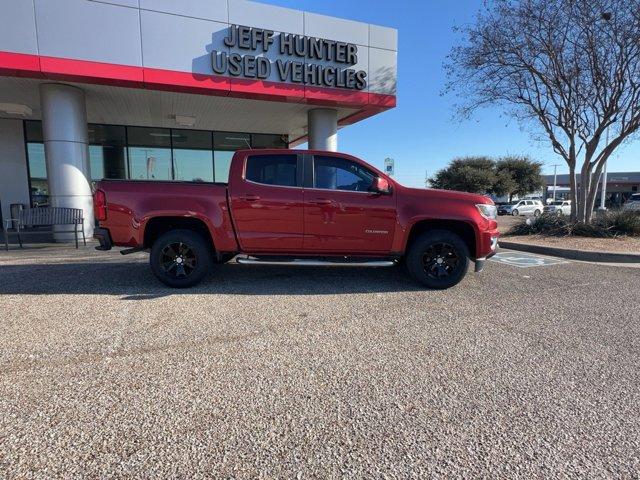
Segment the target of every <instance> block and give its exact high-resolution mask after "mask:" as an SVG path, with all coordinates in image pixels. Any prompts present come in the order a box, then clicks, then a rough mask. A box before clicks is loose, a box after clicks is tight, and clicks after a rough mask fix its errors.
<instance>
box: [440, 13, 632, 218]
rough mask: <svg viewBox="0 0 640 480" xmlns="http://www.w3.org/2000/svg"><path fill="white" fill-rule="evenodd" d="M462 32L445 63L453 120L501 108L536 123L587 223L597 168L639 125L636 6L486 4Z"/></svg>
mask: <svg viewBox="0 0 640 480" xmlns="http://www.w3.org/2000/svg"><path fill="white" fill-rule="evenodd" d="M461 30H462V32H463V33H464V36H465V43H464V44H463V45H460V46H457V47H455V48H454V49H453V50H452V52H451V54H450V56H449V60H448V62H447V64H446V66H445V67H446V69H447V73H448V78H449V81H448V85H447V89H446V91H451V90H453V91H455V92H457V93H458V95H459V96H460V98H462V99H463V101H462V104H461V105H459V109H460V113H461V114H463V115H469V114H470V113H472V112H473V111H474V110H476V109H477V108H479V107H482V106H485V105H490V104H494V105H495V104H500V105H504V106H506V107H507V112H508V113H509V114H511V115H513V116H515V117H516V118H518V119H519V120H520V121H523V122H526V123H529V124H533V125H535V126H536V128H535V130H534V131H536V132H538V133H542V135H543V138H548V140H549V141H550V143H551V146H552V148H553V150H554V151H555V152H556V153H557V154H558V155H560V156H561V157H562V158H563V159H564V160H565V161H566V162H567V165H568V166H569V172H570V184H571V195H572V200H573V202H572V217H573V218H574V219H577V220H579V221H582V222H589V221H590V220H591V216H592V213H593V207H594V202H595V197H596V194H597V189H598V180H599V178H600V175H601V172H602V168H603V166H604V163H605V162H606V160H607V159H608V158H609V157H610V155H611V153H612V152H613V151H614V150H615V149H616V148H617V147H619V146H620V144H622V143H623V142H624V141H625V140H627V139H629V137H631V136H632V135H633V134H634V133H635V132H637V130H638V128H639V127H640V0H492V1H491V2H487V3H486V5H485V7H484V9H483V10H482V11H481V12H480V13H479V14H478V17H477V20H476V22H475V24H473V25H471V26H468V27H465V28H462V29H461ZM607 130H609V135H607V133H606V132H607ZM607 138H608V141H607V140H606V139H607ZM577 171H579V172H580V174H581V187H580V189H577V185H576V173H577Z"/></svg>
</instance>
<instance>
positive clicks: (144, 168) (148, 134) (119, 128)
mask: <svg viewBox="0 0 640 480" xmlns="http://www.w3.org/2000/svg"><path fill="white" fill-rule="evenodd" d="M24 130H25V141H26V151H27V162H28V166H29V181H30V190H31V203H32V205H34V206H37V205H46V204H47V203H48V195H49V188H48V182H47V166H46V162H45V154H44V145H43V139H42V122H40V121H39V120H27V121H25V122H24ZM88 139H89V166H90V170H91V180H92V181H98V180H102V179H103V178H106V179H127V178H130V179H134V180H181V181H192V182H220V183H226V182H227V180H228V178H229V167H230V165H231V159H232V158H233V154H234V153H235V152H236V151H237V150H240V149H249V148H263V149H264V148H287V145H288V144H287V137H286V136H283V135H271V134H249V133H234V132H211V131H209V130H183V129H169V128H148V127H127V126H123V125H103V124H94V123H91V124H89V125H88Z"/></svg>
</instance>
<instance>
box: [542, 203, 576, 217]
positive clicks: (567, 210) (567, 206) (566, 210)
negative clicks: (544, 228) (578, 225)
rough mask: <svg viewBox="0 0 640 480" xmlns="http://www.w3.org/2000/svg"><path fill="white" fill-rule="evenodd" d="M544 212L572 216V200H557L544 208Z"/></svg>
mask: <svg viewBox="0 0 640 480" xmlns="http://www.w3.org/2000/svg"><path fill="white" fill-rule="evenodd" d="M543 211H544V213H549V214H551V215H553V214H555V215H571V200H556V201H555V202H551V203H550V204H549V205H547V206H546V207H544V210H543Z"/></svg>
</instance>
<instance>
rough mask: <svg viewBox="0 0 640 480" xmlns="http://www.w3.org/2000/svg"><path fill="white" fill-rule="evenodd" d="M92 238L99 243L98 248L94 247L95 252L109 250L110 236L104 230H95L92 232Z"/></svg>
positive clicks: (111, 245) (110, 245) (111, 244)
mask: <svg viewBox="0 0 640 480" xmlns="http://www.w3.org/2000/svg"><path fill="white" fill-rule="evenodd" d="M93 238H95V239H96V240H98V242H100V246H98V247H96V250H102V251H106V250H111V248H112V247H113V243H112V242H111V235H110V234H109V230H107V229H106V228H95V229H94V230H93Z"/></svg>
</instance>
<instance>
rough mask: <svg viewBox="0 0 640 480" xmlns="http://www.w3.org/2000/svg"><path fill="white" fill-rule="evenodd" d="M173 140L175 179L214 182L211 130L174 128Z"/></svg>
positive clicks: (172, 132)
mask: <svg viewBox="0 0 640 480" xmlns="http://www.w3.org/2000/svg"><path fill="white" fill-rule="evenodd" d="M171 141H172V147H173V172H174V179H175V180H185V181H189V182H213V151H212V148H211V147H212V137H211V132H205V131H201V130H172V131H171Z"/></svg>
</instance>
